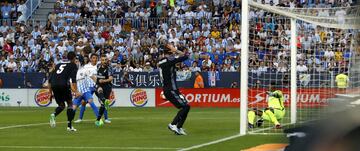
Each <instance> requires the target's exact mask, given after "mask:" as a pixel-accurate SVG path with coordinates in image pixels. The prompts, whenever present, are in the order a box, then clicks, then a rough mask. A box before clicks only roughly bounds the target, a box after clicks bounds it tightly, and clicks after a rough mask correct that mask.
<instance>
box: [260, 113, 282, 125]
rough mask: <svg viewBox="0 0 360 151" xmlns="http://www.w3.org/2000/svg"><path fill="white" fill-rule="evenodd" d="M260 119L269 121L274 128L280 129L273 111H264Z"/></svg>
mask: <svg viewBox="0 0 360 151" xmlns="http://www.w3.org/2000/svg"><path fill="white" fill-rule="evenodd" d="M261 118H262V119H264V120H266V121H270V122H271V123H273V124H274V125H275V127H276V128H281V126H280V123H279V121H278V120H277V118H276V116H275V114H274V111H273V110H272V109H265V110H264V112H263V114H262V116H261Z"/></svg>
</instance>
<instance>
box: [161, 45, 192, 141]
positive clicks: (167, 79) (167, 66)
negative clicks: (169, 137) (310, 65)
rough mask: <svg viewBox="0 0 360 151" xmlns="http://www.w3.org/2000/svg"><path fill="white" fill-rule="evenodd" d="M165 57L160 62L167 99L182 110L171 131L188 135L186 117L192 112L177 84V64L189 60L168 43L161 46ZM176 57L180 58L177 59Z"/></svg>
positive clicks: (171, 125) (171, 126)
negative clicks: (185, 129)
mask: <svg viewBox="0 0 360 151" xmlns="http://www.w3.org/2000/svg"><path fill="white" fill-rule="evenodd" d="M161 49H163V52H164V55H165V57H164V58H163V59H161V60H160V61H159V67H160V77H161V79H162V83H163V91H164V95H165V98H166V99H167V100H168V101H170V102H171V103H172V104H173V105H174V106H175V107H176V108H178V109H180V110H179V111H178V113H177V115H176V116H175V117H174V119H173V121H172V122H171V123H170V124H169V125H168V128H169V130H171V131H173V132H174V133H175V134H177V135H186V133H185V131H184V129H183V128H182V127H183V124H184V123H185V120H186V117H187V115H188V113H189V111H190V106H189V105H188V102H187V101H186V99H185V97H184V96H183V95H182V94H181V93H180V91H179V89H178V87H177V84H176V71H175V68H176V67H175V64H177V63H179V62H183V61H185V60H186V59H188V56H187V55H185V54H184V53H183V52H181V51H178V50H177V49H176V48H175V47H174V46H173V45H171V44H169V43H166V44H165V45H161V46H160V50H161ZM175 56H178V57H177V58H176V57H175Z"/></svg>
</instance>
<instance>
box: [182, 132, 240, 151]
mask: <svg viewBox="0 0 360 151" xmlns="http://www.w3.org/2000/svg"><path fill="white" fill-rule="evenodd" d="M240 136H244V135H240V134H237V135H233V136H229V137H225V138H222V139H218V140H215V141H211V142H208V143H203V144H199V145H195V146H191V147H187V148H183V149H179V150H178V151H188V150H192V149H197V148H201V147H204V146H209V145H212V144H217V143H221V142H224V141H228V140H231V139H234V138H237V137H240Z"/></svg>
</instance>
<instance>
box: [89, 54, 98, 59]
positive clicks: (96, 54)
mask: <svg viewBox="0 0 360 151" xmlns="http://www.w3.org/2000/svg"><path fill="white" fill-rule="evenodd" d="M93 56H96V57H98V55H97V54H96V53H92V54H91V56H90V58H92V57H93Z"/></svg>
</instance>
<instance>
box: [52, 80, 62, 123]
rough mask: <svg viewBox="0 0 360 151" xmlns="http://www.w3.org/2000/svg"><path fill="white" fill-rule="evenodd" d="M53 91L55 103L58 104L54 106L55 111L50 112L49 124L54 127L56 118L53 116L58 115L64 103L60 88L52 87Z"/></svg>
mask: <svg viewBox="0 0 360 151" xmlns="http://www.w3.org/2000/svg"><path fill="white" fill-rule="evenodd" d="M52 90H53V93H54V98H55V101H56V103H57V104H58V107H56V108H55V111H54V112H53V113H52V114H50V126H51V127H55V126H56V120H55V117H56V116H58V115H59V114H60V113H61V112H62V111H63V110H64V109H65V103H64V98H63V97H62V93H61V91H60V89H57V88H56V87H54V88H52Z"/></svg>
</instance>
